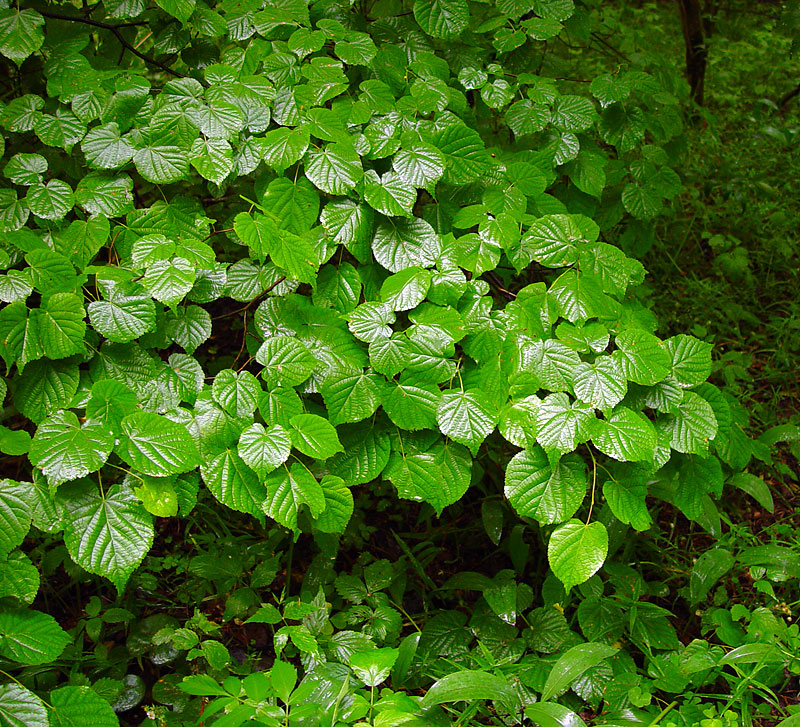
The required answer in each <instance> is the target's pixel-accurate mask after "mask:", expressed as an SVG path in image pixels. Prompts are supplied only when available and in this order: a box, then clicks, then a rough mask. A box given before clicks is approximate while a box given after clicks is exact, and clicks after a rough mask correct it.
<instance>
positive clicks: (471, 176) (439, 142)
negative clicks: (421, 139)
mask: <svg viewBox="0 0 800 727" xmlns="http://www.w3.org/2000/svg"><path fill="white" fill-rule="evenodd" d="M427 140H428V141H430V142H431V143H432V144H433V146H435V147H436V148H437V149H438V150H439V151H440V152H441V153H442V154H443V155H444V160H445V174H444V178H443V181H445V182H448V183H450V184H469V183H470V182H473V181H475V180H476V179H477V178H478V177H480V176H481V175H482V174H485V173H486V172H487V171H488V168H489V159H490V157H489V155H488V153H487V152H486V147H485V146H484V143H483V139H481V136H480V134H478V132H477V131H475V130H474V129H471V128H470V127H468V126H467V125H466V124H463V123H458V122H454V121H453V122H450V123H443V124H441V125H440V126H438V127H436V128H434V129H432V130H431V133H430V136H429V138H428V139H427Z"/></svg>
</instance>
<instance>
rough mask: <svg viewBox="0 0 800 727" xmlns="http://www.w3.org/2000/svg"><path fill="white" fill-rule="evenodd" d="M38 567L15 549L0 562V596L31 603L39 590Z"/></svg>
mask: <svg viewBox="0 0 800 727" xmlns="http://www.w3.org/2000/svg"><path fill="white" fill-rule="evenodd" d="M39 581H40V578H39V569H38V568H37V567H36V566H35V565H33V563H32V562H31V559H30V558H29V557H28V556H27V555H25V553H23V552H21V551H19V550H16V551H14V552H13V553H11V554H10V555H9V556H8V559H7V560H5V561H4V562H3V563H0V597H6V596H9V597H11V598H16V599H17V600H18V601H19V602H20V603H24V604H31V603H33V600H34V599H35V598H36V594H37V593H38V592H39Z"/></svg>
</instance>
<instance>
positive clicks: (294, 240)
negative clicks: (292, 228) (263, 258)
mask: <svg viewBox="0 0 800 727" xmlns="http://www.w3.org/2000/svg"><path fill="white" fill-rule="evenodd" d="M269 255H270V257H271V258H272V261H273V262H274V263H275V264H276V265H277V266H278V267H281V268H283V269H284V270H286V271H287V272H288V273H289V275H290V276H291V277H293V278H295V279H297V280H299V281H300V282H301V283H313V282H314V281H315V279H316V277H317V270H318V269H319V260H318V259H317V254H316V252H314V248H313V247H312V246H311V243H310V242H309V241H308V240H307V239H306V238H305V237H301V236H299V235H294V234H292V233H291V232H287V231H285V230H282V231H280V232H279V233H278V234H277V235H276V236H275V237H274V238H273V239H272V244H271V246H270V249H269Z"/></svg>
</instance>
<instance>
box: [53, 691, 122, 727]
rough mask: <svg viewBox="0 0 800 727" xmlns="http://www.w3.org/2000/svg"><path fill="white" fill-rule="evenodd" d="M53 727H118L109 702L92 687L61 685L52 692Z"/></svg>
mask: <svg viewBox="0 0 800 727" xmlns="http://www.w3.org/2000/svg"><path fill="white" fill-rule="evenodd" d="M50 704H51V705H52V706H53V713H52V718H51V721H52V727H118V725H119V719H118V718H117V715H116V714H114V710H113V709H111V706H110V705H109V703H108V702H107V701H106V700H105V699H103V698H102V697H101V696H100V695H99V694H97V692H95V691H94V690H93V689H92V688H91V687H59V688H58V689H54V690H53V691H52V692H50Z"/></svg>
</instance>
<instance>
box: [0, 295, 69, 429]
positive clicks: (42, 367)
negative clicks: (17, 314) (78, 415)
mask: <svg viewBox="0 0 800 727" xmlns="http://www.w3.org/2000/svg"><path fill="white" fill-rule="evenodd" d="M10 307H11V306H8V307H7V308H6V310H8V308H10ZM25 371H26V374H25V376H23V377H22V378H21V379H20V380H19V382H18V384H17V390H16V391H15V392H14V403H15V404H16V405H17V408H18V409H19V410H20V411H21V412H22V413H23V414H24V415H25V416H26V417H28V418H29V419H31V420H32V421H34V422H37V423H39V422H41V421H42V420H43V419H44V418H45V417H46V416H47V415H48V414H50V413H52V412H55V411H57V410H58V409H63V408H64V407H66V406H68V405H69V403H70V402H71V401H72V397H73V396H75V394H76V392H77V391H78V380H79V374H78V367H77V366H76V365H75V364H74V363H68V362H66V361H34V362H33V363H32V364H30V365H29V366H27V367H26V368H25Z"/></svg>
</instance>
